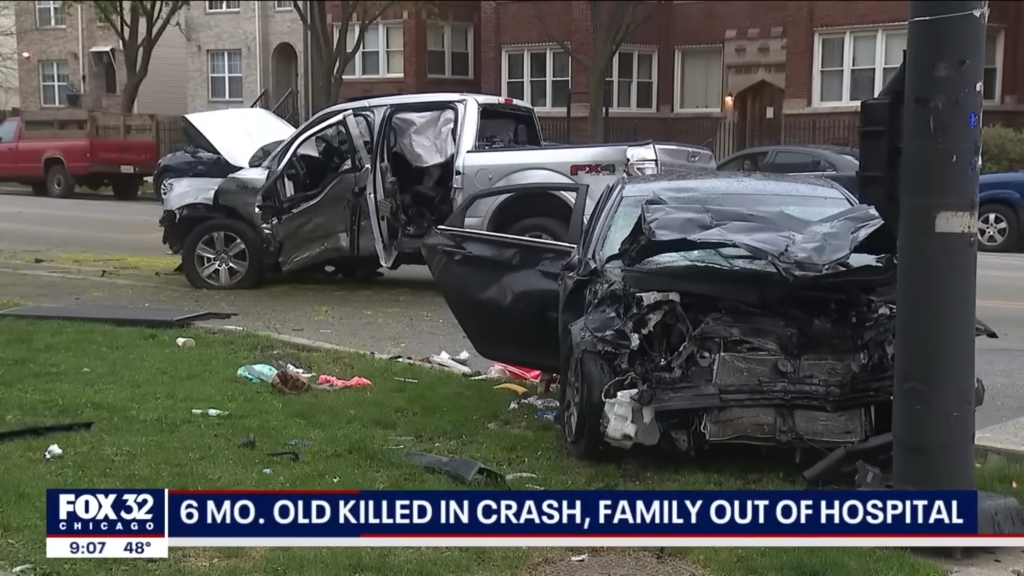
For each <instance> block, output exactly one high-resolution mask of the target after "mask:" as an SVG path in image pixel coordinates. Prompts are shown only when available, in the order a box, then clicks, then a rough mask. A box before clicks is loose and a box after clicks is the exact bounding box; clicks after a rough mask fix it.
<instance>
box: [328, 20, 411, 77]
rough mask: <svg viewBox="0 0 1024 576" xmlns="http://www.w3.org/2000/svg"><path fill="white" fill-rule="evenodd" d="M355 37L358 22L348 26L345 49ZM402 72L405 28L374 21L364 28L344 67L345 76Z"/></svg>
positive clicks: (370, 75)
mask: <svg viewBox="0 0 1024 576" xmlns="http://www.w3.org/2000/svg"><path fill="white" fill-rule="evenodd" d="M358 37H359V24H351V25H349V27H348V38H347V41H346V49H347V50H349V51H351V50H352V47H353V46H355V44H356V39H357V38H358ZM404 74H405V29H404V28H403V26H402V24H401V23H398V22H396V23H377V24H371V25H370V26H368V27H367V28H366V33H365V34H364V35H363V45H362V46H360V47H359V52H357V53H356V54H355V57H354V58H353V59H352V60H351V61H350V62H349V63H348V65H347V66H345V72H344V74H342V75H343V76H345V77H347V78H379V77H382V76H402V75H404Z"/></svg>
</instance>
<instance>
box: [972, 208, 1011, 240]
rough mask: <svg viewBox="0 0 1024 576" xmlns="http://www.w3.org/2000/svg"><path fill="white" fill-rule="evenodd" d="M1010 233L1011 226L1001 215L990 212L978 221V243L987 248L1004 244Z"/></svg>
mask: <svg viewBox="0 0 1024 576" xmlns="http://www.w3.org/2000/svg"><path fill="white" fill-rule="evenodd" d="M1009 231H1010V225H1009V223H1008V222H1007V221H1006V218H1003V216H1002V215H1001V214H998V213H996V212H989V213H987V214H982V215H981V218H979V219H978V241H979V242H981V243H982V244H984V245H986V246H998V245H1000V244H1002V243H1003V242H1004V241H1005V240H1006V237H1007V235H1008V234H1009Z"/></svg>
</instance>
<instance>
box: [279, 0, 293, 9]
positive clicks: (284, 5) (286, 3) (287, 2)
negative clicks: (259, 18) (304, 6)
mask: <svg viewBox="0 0 1024 576" xmlns="http://www.w3.org/2000/svg"><path fill="white" fill-rule="evenodd" d="M294 9H295V0H274V11H275V12H288V11H291V10H294Z"/></svg>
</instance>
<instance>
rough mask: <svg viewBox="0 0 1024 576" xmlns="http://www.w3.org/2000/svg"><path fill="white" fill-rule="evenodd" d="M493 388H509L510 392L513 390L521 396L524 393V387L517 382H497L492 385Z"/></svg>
mask: <svg viewBox="0 0 1024 576" xmlns="http://www.w3.org/2000/svg"><path fill="white" fill-rule="evenodd" d="M494 389H495V390H510V391H512V392H515V393H516V394H519V395H520V396H522V395H523V394H526V388H523V387H522V386H520V385H519V384H509V383H505V384H498V385H497V386H495V387H494Z"/></svg>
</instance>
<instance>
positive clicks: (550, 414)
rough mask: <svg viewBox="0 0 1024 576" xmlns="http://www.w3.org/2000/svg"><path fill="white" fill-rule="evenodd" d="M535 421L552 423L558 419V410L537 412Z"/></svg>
mask: <svg viewBox="0 0 1024 576" xmlns="http://www.w3.org/2000/svg"><path fill="white" fill-rule="evenodd" d="M537 419H538V420H543V421H545V422H554V421H555V420H557V419H558V410H538V411H537Z"/></svg>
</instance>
